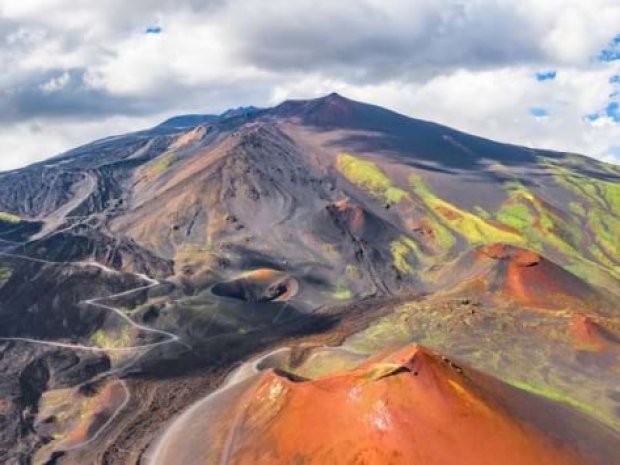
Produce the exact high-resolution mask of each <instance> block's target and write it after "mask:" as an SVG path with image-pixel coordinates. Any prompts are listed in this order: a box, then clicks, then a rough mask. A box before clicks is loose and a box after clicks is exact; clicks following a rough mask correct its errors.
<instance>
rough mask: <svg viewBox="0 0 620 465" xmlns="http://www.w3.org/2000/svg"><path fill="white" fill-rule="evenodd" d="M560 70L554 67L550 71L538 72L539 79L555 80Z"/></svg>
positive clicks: (537, 78)
mask: <svg viewBox="0 0 620 465" xmlns="http://www.w3.org/2000/svg"><path fill="white" fill-rule="evenodd" d="M557 74H558V72H557V71H556V70H554V69H552V70H549V71H539V72H538V73H536V80H537V81H553V80H554V79H555V77H556V76H557Z"/></svg>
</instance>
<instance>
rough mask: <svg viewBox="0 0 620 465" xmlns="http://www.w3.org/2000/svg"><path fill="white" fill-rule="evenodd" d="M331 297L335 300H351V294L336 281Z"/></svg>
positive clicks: (342, 284)
mask: <svg viewBox="0 0 620 465" xmlns="http://www.w3.org/2000/svg"><path fill="white" fill-rule="evenodd" d="M332 297H333V298H334V299H336V300H351V299H352V298H353V292H351V290H350V289H349V288H348V287H347V286H346V285H345V284H344V283H343V282H342V281H338V282H337V283H336V289H335V290H334V292H333V293H332Z"/></svg>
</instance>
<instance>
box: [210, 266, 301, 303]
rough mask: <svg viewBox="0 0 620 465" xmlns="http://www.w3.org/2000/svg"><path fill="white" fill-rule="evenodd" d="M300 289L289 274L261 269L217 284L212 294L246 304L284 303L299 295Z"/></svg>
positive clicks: (212, 289)
mask: <svg viewBox="0 0 620 465" xmlns="http://www.w3.org/2000/svg"><path fill="white" fill-rule="evenodd" d="M298 287H299V286H298V282H297V280H296V279H295V278H293V277H291V276H289V275H288V274H286V273H284V272H282V271H278V270H273V269H270V268H260V269H258V270H253V271H250V272H247V273H244V274H242V275H240V276H239V277H237V278H234V279H231V280H229V281H224V282H221V283H217V284H216V285H214V286H213V287H212V288H211V292H212V293H213V294H214V295H216V296H219V297H227V298H230V299H236V300H241V301H244V302H284V301H287V300H290V299H291V298H292V297H293V296H294V295H295V294H296V293H297V289H298Z"/></svg>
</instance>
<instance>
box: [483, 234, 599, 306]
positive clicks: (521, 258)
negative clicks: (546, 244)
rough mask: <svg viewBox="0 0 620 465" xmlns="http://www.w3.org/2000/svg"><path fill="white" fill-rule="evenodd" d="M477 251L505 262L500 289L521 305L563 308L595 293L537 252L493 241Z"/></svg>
mask: <svg viewBox="0 0 620 465" xmlns="http://www.w3.org/2000/svg"><path fill="white" fill-rule="evenodd" d="M478 254H479V256H483V257H485V258H491V259H493V260H498V261H501V262H502V263H503V264H504V265H505V270H504V276H503V279H502V280H501V282H500V286H501V291H502V292H503V293H504V294H505V295H506V296H507V297H509V298H510V299H511V300H514V301H516V302H518V303H520V304H522V305H527V306H531V307H537V308H548V309H552V308H563V307H565V306H566V305H567V304H568V303H570V302H574V301H576V300H577V301H581V302H585V301H587V300H588V299H589V298H590V297H592V295H593V291H592V289H591V288H590V287H589V286H588V285H587V284H585V283H584V282H583V281H581V280H580V279H579V278H577V277H576V276H574V275H572V274H570V273H568V272H567V271H565V270H564V269H562V268H561V267H560V266H558V265H556V264H555V263H553V262H550V261H549V260H547V259H545V258H544V257H542V256H540V255H539V254H537V253H535V252H531V251H529V250H524V249H520V248H518V247H515V246H509V245H505V244H493V245H490V246H486V247H482V248H480V249H479V250H478Z"/></svg>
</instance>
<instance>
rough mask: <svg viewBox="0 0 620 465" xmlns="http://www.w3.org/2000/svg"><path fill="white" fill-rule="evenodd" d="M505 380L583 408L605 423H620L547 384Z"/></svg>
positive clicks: (518, 386) (534, 392) (539, 394)
mask: <svg viewBox="0 0 620 465" xmlns="http://www.w3.org/2000/svg"><path fill="white" fill-rule="evenodd" d="M505 381H506V383H508V384H510V385H511V386H514V387H516V388H518V389H521V390H523V391H527V392H531V393H532V394H536V395H538V396H541V397H545V398H547V399H550V400H553V401H556V402H562V403H565V404H568V405H570V406H571V407H573V408H575V409H577V410H581V411H582V412H584V413H586V414H588V415H591V416H593V417H595V418H598V419H599V420H602V421H604V422H605V423H608V424H616V425H618V423H619V422H618V421H617V420H616V419H614V418H609V417H608V416H607V415H604V414H602V413H601V412H600V411H599V410H598V409H596V408H594V407H592V406H590V405H588V404H586V403H585V402H581V401H579V400H577V399H574V398H572V397H570V396H569V395H567V394H564V393H562V392H559V391H556V390H553V389H551V388H549V387H547V386H542V385H533V384H530V383H526V382H524V381H519V380H515V379H507V380H505Z"/></svg>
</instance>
